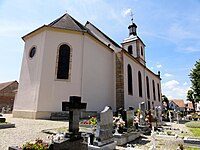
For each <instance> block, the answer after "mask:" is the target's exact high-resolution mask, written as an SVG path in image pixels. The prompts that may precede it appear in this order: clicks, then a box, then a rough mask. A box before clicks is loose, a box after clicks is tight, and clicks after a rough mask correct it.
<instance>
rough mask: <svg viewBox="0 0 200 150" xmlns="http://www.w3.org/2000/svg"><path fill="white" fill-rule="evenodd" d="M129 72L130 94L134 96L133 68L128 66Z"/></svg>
mask: <svg viewBox="0 0 200 150" xmlns="http://www.w3.org/2000/svg"><path fill="white" fill-rule="evenodd" d="M127 71H128V94H129V95H133V83H132V68H131V65H129V64H128V66H127Z"/></svg>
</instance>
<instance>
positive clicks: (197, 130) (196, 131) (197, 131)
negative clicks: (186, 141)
mask: <svg viewBox="0 0 200 150" xmlns="http://www.w3.org/2000/svg"><path fill="white" fill-rule="evenodd" d="M185 125H186V126H187V127H188V128H189V129H190V131H191V132H192V134H193V136H194V137H200V121H192V122H188V123H186V124H185Z"/></svg>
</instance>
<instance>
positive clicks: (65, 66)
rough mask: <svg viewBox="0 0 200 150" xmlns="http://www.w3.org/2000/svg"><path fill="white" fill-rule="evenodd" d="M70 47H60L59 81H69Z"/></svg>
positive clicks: (64, 45)
mask: <svg viewBox="0 0 200 150" xmlns="http://www.w3.org/2000/svg"><path fill="white" fill-rule="evenodd" d="M69 65H70V47H69V46H68V45H66V44H63V45H61V46H60V47H59V54H58V65H57V79H69Z"/></svg>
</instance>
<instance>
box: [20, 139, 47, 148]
mask: <svg viewBox="0 0 200 150" xmlns="http://www.w3.org/2000/svg"><path fill="white" fill-rule="evenodd" d="M49 146H50V145H49V144H48V143H46V142H44V141H43V140H42V139H39V138H38V139H36V140H35V141H34V142H27V143H26V144H24V145H23V146H22V147H20V149H22V150H49Z"/></svg>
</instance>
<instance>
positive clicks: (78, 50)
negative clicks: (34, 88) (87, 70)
mask: <svg viewBox="0 0 200 150" xmlns="http://www.w3.org/2000/svg"><path fill="white" fill-rule="evenodd" d="M61 44H68V45H69V46H70V47H71V51H72V64H71V65H72V66H71V78H69V80H58V79H56V57H57V53H58V47H59V45H61ZM82 44H83V36H82V35H81V34H74V33H62V32H54V31H48V32H47V36H46V40H45V47H44V57H43V62H42V65H43V69H42V76H41V86H40V91H39V92H40V93H39V98H38V101H39V102H38V111H61V110H62V102H63V101H68V100H69V96H81V75H82V69H81V67H82Z"/></svg>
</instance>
